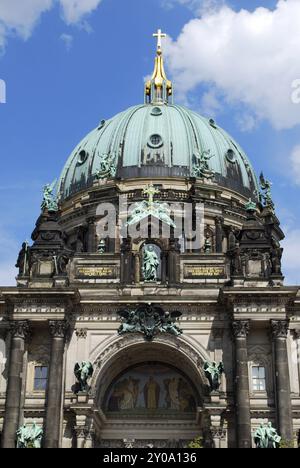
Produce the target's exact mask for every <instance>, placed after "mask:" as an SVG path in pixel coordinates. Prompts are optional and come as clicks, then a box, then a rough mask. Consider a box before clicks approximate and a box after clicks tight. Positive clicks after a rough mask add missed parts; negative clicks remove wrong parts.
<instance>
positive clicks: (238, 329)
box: [232, 320, 250, 338]
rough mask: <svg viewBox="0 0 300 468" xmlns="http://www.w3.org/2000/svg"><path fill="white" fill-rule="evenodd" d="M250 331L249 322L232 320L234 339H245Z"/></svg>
mask: <svg viewBox="0 0 300 468" xmlns="http://www.w3.org/2000/svg"><path fill="white" fill-rule="evenodd" d="M249 330H250V320H234V321H233V322H232V332H233V336H234V337H235V338H247V335H248V333H249Z"/></svg>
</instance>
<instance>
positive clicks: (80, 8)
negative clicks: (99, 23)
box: [60, 0, 102, 24]
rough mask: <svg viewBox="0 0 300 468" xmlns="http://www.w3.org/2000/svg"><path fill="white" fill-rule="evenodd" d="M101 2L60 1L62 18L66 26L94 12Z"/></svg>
mask: <svg viewBox="0 0 300 468" xmlns="http://www.w3.org/2000/svg"><path fill="white" fill-rule="evenodd" d="M101 1H102V0H60V3H61V5H62V8H63V13H64V18H65V20H66V22H67V23H68V24H74V23H78V22H79V21H81V19H82V18H83V17H84V16H85V15H87V14H89V13H91V12H92V11H94V10H96V8H97V7H98V6H99V4H100V3H101Z"/></svg>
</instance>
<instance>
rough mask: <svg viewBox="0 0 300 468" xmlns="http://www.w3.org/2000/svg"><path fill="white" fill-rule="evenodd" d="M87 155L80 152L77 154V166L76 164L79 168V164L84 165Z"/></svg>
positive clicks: (84, 152)
mask: <svg viewBox="0 0 300 468" xmlns="http://www.w3.org/2000/svg"><path fill="white" fill-rule="evenodd" d="M88 155H89V154H88V153H87V151H85V150H81V151H80V153H79V155H78V158H77V164H78V165H79V166H81V164H84V163H85V161H86V160H87V158H88Z"/></svg>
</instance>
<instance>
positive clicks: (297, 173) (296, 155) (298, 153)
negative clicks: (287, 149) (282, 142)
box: [290, 145, 300, 185]
mask: <svg viewBox="0 0 300 468" xmlns="http://www.w3.org/2000/svg"><path fill="white" fill-rule="evenodd" d="M290 161H291V176H292V178H293V180H294V182H295V183H296V184H297V185H300V145H298V146H296V147H295V148H294V149H293V151H292V154H291V157H290Z"/></svg>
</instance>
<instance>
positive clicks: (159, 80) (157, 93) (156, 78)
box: [145, 29, 173, 105]
mask: <svg viewBox="0 0 300 468" xmlns="http://www.w3.org/2000/svg"><path fill="white" fill-rule="evenodd" d="M153 37H156V38H157V49H156V57H155V66H154V72H153V74H152V77H151V80H149V81H147V83H146V86H145V102H146V103H148V104H155V105H162V104H168V103H169V102H170V98H171V97H172V95H173V85H172V82H171V81H169V80H168V79H167V75H166V72H165V68H164V59H163V54H162V39H163V38H165V37H167V35H166V34H164V33H162V32H161V29H159V30H158V31H157V33H155V34H153Z"/></svg>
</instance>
